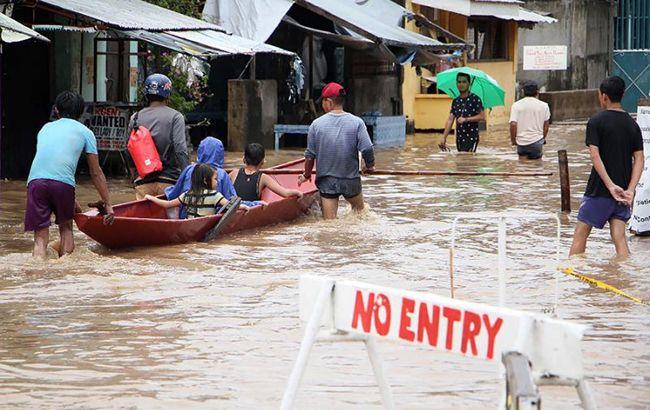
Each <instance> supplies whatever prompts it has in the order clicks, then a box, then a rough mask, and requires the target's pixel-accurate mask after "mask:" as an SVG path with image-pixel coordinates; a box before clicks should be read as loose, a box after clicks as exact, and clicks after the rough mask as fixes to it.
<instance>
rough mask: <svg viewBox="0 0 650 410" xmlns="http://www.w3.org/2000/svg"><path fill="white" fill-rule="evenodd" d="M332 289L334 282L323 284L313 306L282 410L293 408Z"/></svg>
mask: <svg viewBox="0 0 650 410" xmlns="http://www.w3.org/2000/svg"><path fill="white" fill-rule="evenodd" d="M333 288H334V282H333V281H328V282H326V283H325V284H323V287H322V288H321V290H320V292H319V293H318V299H317V300H316V304H315V305H314V310H313V311H312V314H311V317H310V318H309V322H307V327H306V329H305V336H304V337H303V339H302V342H301V343H300V351H299V352H298V359H296V363H295V364H294V365H293V369H292V370H291V376H289V382H288V383H287V388H286V389H285V391H284V395H283V396H282V404H281V406H280V408H281V409H282V410H289V409H291V408H293V402H294V400H295V398H296V393H297V392H298V387H299V386H300V379H302V374H303V372H304V371H305V367H307V359H308V358H309V352H310V351H311V347H312V346H313V345H314V342H315V341H316V337H317V335H318V330H319V328H320V322H321V318H322V317H323V312H324V311H325V306H326V304H327V300H328V299H329V298H330V295H331V294H332V289H333Z"/></svg>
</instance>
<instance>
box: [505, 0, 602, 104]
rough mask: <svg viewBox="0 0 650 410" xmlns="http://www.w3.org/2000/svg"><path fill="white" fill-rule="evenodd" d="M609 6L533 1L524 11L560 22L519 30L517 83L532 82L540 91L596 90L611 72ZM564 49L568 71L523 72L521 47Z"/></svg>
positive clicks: (592, 0) (581, 0)
mask: <svg viewBox="0 0 650 410" xmlns="http://www.w3.org/2000/svg"><path fill="white" fill-rule="evenodd" d="M610 3H612V2H609V1H603V0H572V1H570V0H532V1H526V4H525V7H526V8H528V9H531V10H534V11H541V12H547V13H550V15H551V16H552V17H554V18H556V19H558V20H559V21H558V22H557V23H554V24H538V25H537V26H535V28H534V29H533V30H530V29H526V28H520V29H519V58H518V62H517V63H518V68H519V69H518V73H517V81H518V82H522V81H526V80H534V81H537V83H538V84H539V85H540V87H543V90H548V91H559V90H577V89H587V88H597V87H598V85H599V84H600V82H601V81H602V79H603V78H605V77H606V76H607V73H608V72H609V69H610V61H611V58H610V54H611V50H612V49H613V37H612V34H613V29H612V27H613V24H614V23H613V21H614V20H613V10H614V9H613V8H612V5H611V4H610ZM526 45H529V46H533V45H566V46H567V52H568V64H567V70H555V71H539V70H532V71H524V70H523V46H526Z"/></svg>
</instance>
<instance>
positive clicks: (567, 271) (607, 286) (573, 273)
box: [560, 268, 650, 306]
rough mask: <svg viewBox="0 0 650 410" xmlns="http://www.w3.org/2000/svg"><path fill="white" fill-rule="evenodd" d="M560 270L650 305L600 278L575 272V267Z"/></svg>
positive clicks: (648, 304)
mask: <svg viewBox="0 0 650 410" xmlns="http://www.w3.org/2000/svg"><path fill="white" fill-rule="evenodd" d="M560 270H561V271H562V272H563V273H565V274H567V275H571V276H573V277H575V278H578V279H580V280H581V281H583V282H585V283H588V284H590V285H592V286H595V287H597V288H600V289H603V290H605V291H607V292H612V293H616V294H617V295H619V296H623V297H624V298H627V299H630V300H632V301H634V302H636V303H640V304H642V305H646V306H650V303H648V302H646V301H644V300H641V299H639V298H637V297H635V296H632V295H628V294H627V293H625V292H623V291H622V290H620V289H617V288H615V287H614V286H612V285H608V284H606V283H605V282H601V281H599V280H598V279H594V278H590V277H589V276H585V275H583V274H581V273H578V272H575V271H574V270H573V268H563V269H560Z"/></svg>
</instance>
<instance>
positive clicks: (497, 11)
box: [413, 0, 557, 23]
mask: <svg viewBox="0 0 650 410" xmlns="http://www.w3.org/2000/svg"><path fill="white" fill-rule="evenodd" d="M413 3H414V4H419V5H421V6H426V7H431V8H435V9H440V10H446V11H451V12H453V13H459V14H463V15H465V16H487V17H496V18H498V19H501V20H514V21H521V22H525V23H555V22H557V20H556V19H554V18H552V17H545V16H542V15H541V14H537V13H535V12H533V11H530V10H526V9H524V8H523V7H520V6H519V3H521V2H520V1H518V0H413Z"/></svg>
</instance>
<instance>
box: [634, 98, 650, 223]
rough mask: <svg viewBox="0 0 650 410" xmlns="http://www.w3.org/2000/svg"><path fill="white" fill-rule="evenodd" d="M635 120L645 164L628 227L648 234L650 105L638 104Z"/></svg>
mask: <svg viewBox="0 0 650 410" xmlns="http://www.w3.org/2000/svg"><path fill="white" fill-rule="evenodd" d="M636 120H637V122H638V123H639V127H640V128H641V134H642V135H643V155H644V157H645V165H644V167H643V174H641V179H640V180H639V184H638V185H637V187H636V195H635V196H634V206H633V207H632V219H631V220H630V229H631V230H632V231H634V232H636V233H638V234H650V172H648V168H650V107H645V106H639V108H638V109H637V117H636Z"/></svg>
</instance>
